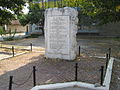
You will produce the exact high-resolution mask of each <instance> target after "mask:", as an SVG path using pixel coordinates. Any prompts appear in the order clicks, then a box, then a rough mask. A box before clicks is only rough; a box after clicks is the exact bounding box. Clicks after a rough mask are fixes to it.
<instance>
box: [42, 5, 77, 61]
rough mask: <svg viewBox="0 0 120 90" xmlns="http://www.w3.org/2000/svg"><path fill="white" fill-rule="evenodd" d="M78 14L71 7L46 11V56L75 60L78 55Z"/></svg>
mask: <svg viewBox="0 0 120 90" xmlns="http://www.w3.org/2000/svg"><path fill="white" fill-rule="evenodd" d="M77 15H78V12H77V11H76V10H75V9H73V8H70V7H65V8H49V9H47V10H46V11H45V27H44V30H45V47H46V50H45V56H46V58H59V59H65V60H74V59H75V58H76V55H77V42H76V33H77V23H78V18H77Z"/></svg>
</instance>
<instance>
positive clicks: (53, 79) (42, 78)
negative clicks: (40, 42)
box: [0, 52, 105, 90]
mask: <svg viewBox="0 0 120 90" xmlns="http://www.w3.org/2000/svg"><path fill="white" fill-rule="evenodd" d="M76 62H78V66H79V68H78V81H82V82H87V83H99V81H100V71H99V69H100V66H101V65H104V64H105V62H104V60H103V59H96V58H90V59H88V58H81V60H80V61H63V60H56V59H54V60H50V59H45V58H44V55H43V54H40V53H37V52H36V53H35V52H33V53H27V54H25V55H21V56H18V57H15V58H11V59H9V60H4V61H1V62H0V66H1V68H0V73H1V76H0V90H8V81H9V76H10V75H13V76H14V78H13V82H15V83H17V84H20V83H22V82H24V81H25V80H26V79H27V77H29V75H30V74H31V72H32V66H36V68H37V71H36V77H37V85H41V84H48V83H60V82H67V81H74V77H75V76H74V75H75V74H74V73H75V63H76ZM32 86H33V83H32V76H31V77H30V79H29V80H28V82H27V83H25V84H24V85H15V84H13V90H29V89H30V88H32Z"/></svg>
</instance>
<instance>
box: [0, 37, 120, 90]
mask: <svg viewBox="0 0 120 90" xmlns="http://www.w3.org/2000/svg"><path fill="white" fill-rule="evenodd" d="M77 41H78V45H80V46H81V56H82V57H83V58H81V61H82V62H80V63H79V64H80V66H82V67H81V68H80V70H82V71H80V75H82V74H83V71H84V70H83V69H84V67H91V68H89V69H87V70H86V72H87V71H89V70H90V72H91V73H90V74H88V73H86V74H85V73H84V74H83V75H82V76H81V77H82V78H85V77H84V75H87V76H88V78H90V77H91V75H92V76H94V75H95V77H92V78H98V77H99V76H98V75H97V74H96V73H98V71H97V70H98V68H99V67H100V66H101V65H103V64H104V61H102V60H104V59H103V58H105V55H106V53H107V52H108V48H112V56H114V57H116V58H120V48H119V46H120V42H119V41H117V40H114V39H108V38H94V37H93V38H87V37H84V38H83V37H82V38H81V37H78V38H77ZM31 42H32V43H33V45H34V46H35V47H43V48H44V38H43V37H42V36H41V37H39V38H32V39H24V40H17V41H10V42H4V44H10V45H18V46H28V45H29V44H30V43H31ZM28 56H29V57H28ZM90 56H91V59H89V58H90ZM24 57H26V58H24ZM93 57H101V59H100V60H99V61H100V62H98V63H99V64H96V62H95V60H97V59H95V58H93ZM38 58H39V59H38ZM84 58H88V59H89V60H90V61H89V60H87V59H84ZM17 59H19V60H16V59H15V60H14V59H10V60H8V61H4V62H3V61H2V62H1V63H0V69H1V73H2V74H1V76H0V81H5V82H3V83H2V82H1V84H2V86H1V87H0V90H7V88H2V87H6V86H8V80H9V75H13V74H14V76H15V77H14V80H15V81H16V82H18V83H19V82H20V81H21V82H22V81H23V79H25V78H26V77H28V74H27V73H30V71H31V69H32V68H31V67H32V66H33V65H38V66H39V67H40V72H39V73H38V74H39V75H38V76H39V77H40V78H38V79H37V80H38V82H39V83H38V84H42V83H43V82H44V83H53V80H55V81H56V80H59V81H60V80H61V82H62V80H63V77H65V80H68V81H69V80H70V81H71V80H72V79H73V78H71V77H72V76H73V73H74V72H73V73H72V74H69V75H68V74H67V73H66V72H69V73H70V72H71V71H74V70H72V68H71V65H72V66H74V63H75V62H64V64H65V67H63V68H60V67H61V66H63V62H61V61H59V60H58V61H55V60H53V62H54V63H53V62H51V61H47V63H45V61H43V59H44V58H43V57H42V56H41V55H40V53H34V54H33V53H31V54H30V55H29V54H26V55H25V56H20V57H19V58H17ZM85 60H86V61H85ZM13 61H14V62H15V63H14V62H13ZM31 61H32V62H31ZM101 61H102V62H101ZM21 62H22V63H21ZM86 62H89V64H88V65H87V63H86ZM7 63H8V64H9V65H10V66H9V65H7ZM67 63H70V64H69V65H70V66H69V65H68V66H66V65H67ZM100 63H101V64H100ZM11 65H12V66H13V67H14V68H12V66H11ZM94 65H96V66H98V67H97V68H94ZM46 66H50V68H49V69H51V70H50V71H49V69H48V70H45V69H44V68H43V67H46ZM119 66H120V64H119V63H118V62H117V61H116V63H114V68H113V76H112V81H111V89H110V90H120V89H119V86H120V79H119V78H120V73H119V72H120V70H119ZM10 67H11V68H10ZM56 67H58V68H56ZM25 68H26V69H25ZM66 68H67V69H68V68H69V70H68V71H66V70H67V69H66ZM24 69H25V71H24ZM56 69H59V70H58V71H56ZM94 69H96V71H97V72H94V73H93V72H92V71H91V70H94ZM61 70H64V71H63V73H62V74H60V71H61ZM41 71H43V72H41ZM51 71H52V74H53V75H54V76H53V77H52V76H51V75H52V74H49V73H51ZM21 72H22V73H21ZM114 72H115V73H114ZM23 73H24V75H25V76H24V77H23ZM47 73H48V74H47ZM18 74H19V77H16V76H17V75H18ZM58 74H59V75H60V76H59V79H58V78H57V77H58ZM63 75H64V76H63ZM96 75H97V76H96ZM38 76H37V77H38ZM56 76H57V77H56ZM6 77H7V78H6ZM43 77H44V78H43ZM45 77H46V78H45ZM49 77H51V78H49ZM88 78H85V79H84V80H83V81H85V82H89V81H90V82H91V81H92V80H94V79H91V80H89V79H88ZM113 78H115V79H113ZM79 80H81V81H82V79H81V78H79ZM6 81H7V83H6ZM55 81H54V82H55ZM63 81H64V80H63ZM31 82H32V79H30V81H29V82H28V83H27V84H26V85H25V86H22V85H21V86H17V85H13V87H14V89H13V90H28V89H25V87H26V86H27V88H31V86H32V83H31ZM92 83H96V79H95V81H92ZM4 85H6V86H4ZM16 88H17V89H16Z"/></svg>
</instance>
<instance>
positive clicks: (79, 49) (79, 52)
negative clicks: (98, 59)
mask: <svg viewBox="0 0 120 90" xmlns="http://www.w3.org/2000/svg"><path fill="white" fill-rule="evenodd" d="M79 56H80V46H79Z"/></svg>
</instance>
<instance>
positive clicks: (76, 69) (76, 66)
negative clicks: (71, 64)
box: [75, 63, 78, 81]
mask: <svg viewBox="0 0 120 90" xmlns="http://www.w3.org/2000/svg"><path fill="white" fill-rule="evenodd" d="M77 71H78V63H76V64H75V81H77V75H78V72H77Z"/></svg>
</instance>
